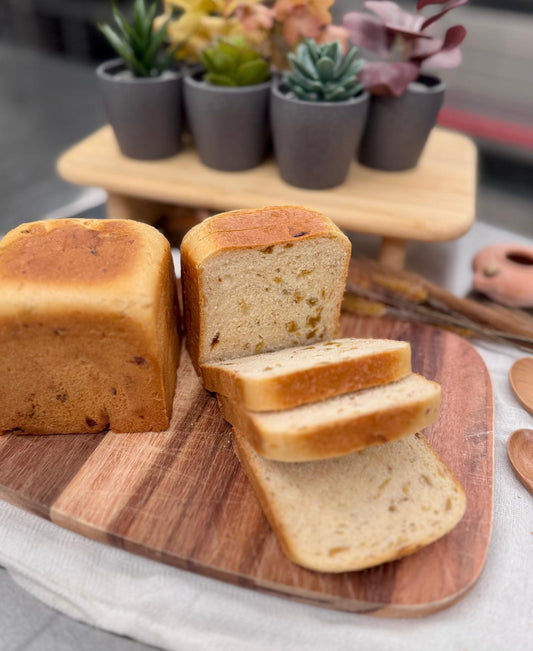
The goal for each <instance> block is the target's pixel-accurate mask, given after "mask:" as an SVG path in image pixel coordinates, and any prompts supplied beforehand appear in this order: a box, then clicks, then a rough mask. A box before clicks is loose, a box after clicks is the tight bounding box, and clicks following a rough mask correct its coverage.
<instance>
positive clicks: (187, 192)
mask: <svg viewBox="0 0 533 651" xmlns="http://www.w3.org/2000/svg"><path fill="white" fill-rule="evenodd" d="M57 168H58V172H59V174H60V175H61V176H62V177H63V178H64V179H66V180H67V181H71V182H72V183H79V184H81V185H91V186H99V187H102V188H105V189H106V190H108V192H110V193H111V194H113V195H119V196H123V197H135V198H138V199H139V198H140V199H148V200H151V201H154V202H166V203H168V204H172V205H174V204H180V205H187V206H195V207H196V206H202V207H204V208H208V209H212V210H215V211H222V210H234V209H236V208H256V207H257V206H260V205H264V206H266V205H287V204H297V205H301V206H306V207H307V208H311V209H313V210H318V211H319V212H323V213H324V214H326V215H328V217H330V218H331V219H332V220H333V221H334V222H335V223H337V224H338V225H339V226H340V227H341V228H344V229H347V230H351V231H358V232H364V233H372V234H374V235H380V236H384V237H389V238H399V239H402V240H403V239H405V240H411V239H412V240H425V241H441V240H452V239H455V238H457V237H459V236H461V235H463V234H464V233H466V232H467V231H468V230H469V229H470V228H471V226H472V224H473V221H474V216H475V201H476V180H477V178H476V177H477V150H476V147H475V145H474V143H473V142H472V140H470V139H469V138H468V137H466V136H464V135H462V134H459V133H454V132H452V131H447V130H445V129H440V128H435V129H433V131H432V133H431V135H430V137H429V140H428V142H427V145H426V147H425V149H424V152H423V154H422V157H421V160H420V162H419V164H418V165H417V166H416V167H415V168H414V169H411V170H406V171H404V172H381V171H379V170H373V169H370V168H368V167H364V166H362V165H359V164H358V163H356V162H355V161H354V162H353V163H352V164H351V166H350V170H349V172H348V177H347V179H346V181H345V182H344V183H343V184H342V185H339V186H338V187H336V188H331V189H329V190H303V189H301V188H296V187H294V186H291V185H288V184H287V183H285V182H284V181H283V180H282V179H281V178H280V176H279V173H278V168H277V165H276V163H275V161H274V160H273V159H272V158H271V159H269V160H267V161H265V162H264V163H263V164H262V165H259V166H258V167H255V168H253V169H250V170H246V171H244V172H220V171H217V170H213V169H211V168H209V167H206V166H205V165H203V164H202V162H201V161H200V159H199V157H198V154H197V152H196V150H195V149H194V147H192V146H188V147H184V149H183V150H182V151H181V152H179V153H178V154H177V155H176V156H173V157H171V158H167V159H164V160H158V161H140V160H134V159H132V158H127V157H125V156H123V155H122V154H121V153H120V150H119V148H118V145H117V142H116V139H115V136H114V135H113V131H112V129H111V127H109V126H106V127H103V128H102V129H99V130H98V131H96V132H95V133H93V134H91V135H90V136H88V137H87V138H85V139H84V140H82V141H81V142H79V143H77V144H76V145H74V146H73V147H71V148H70V149H69V150H67V151H66V152H65V153H64V154H63V155H62V156H61V157H60V159H59V161H58V165H57ZM140 216H142V215H140V214H137V218H140Z"/></svg>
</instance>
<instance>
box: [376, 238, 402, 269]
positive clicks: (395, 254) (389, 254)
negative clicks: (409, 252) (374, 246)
mask: <svg viewBox="0 0 533 651" xmlns="http://www.w3.org/2000/svg"><path fill="white" fill-rule="evenodd" d="M406 249H407V242H406V241H405V240H400V239H397V238H395V237H384V238H383V240H382V241H381V247H380V249H379V261H380V262H382V263H383V264H386V265H387V266H388V267H391V268H392V269H403V266H404V264H405V254H406Z"/></svg>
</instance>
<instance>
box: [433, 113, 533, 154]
mask: <svg viewBox="0 0 533 651" xmlns="http://www.w3.org/2000/svg"><path fill="white" fill-rule="evenodd" d="M437 122H438V123H439V124H440V126H442V127H450V128H451V129H457V131H463V132H464V133H467V134H469V135H471V136H474V137H476V138H482V139H484V140H492V141H495V142H502V143H504V144H507V145H513V146H515V147H521V148H523V149H533V127H529V126H526V125H524V124H517V123H515V122H507V121H505V120H498V119H495V118H490V117H487V116H485V115H480V114H479V113H471V112H469V111H463V110H461V109H456V108H452V107H446V108H443V109H442V110H441V111H440V113H439V117H438V120H437Z"/></svg>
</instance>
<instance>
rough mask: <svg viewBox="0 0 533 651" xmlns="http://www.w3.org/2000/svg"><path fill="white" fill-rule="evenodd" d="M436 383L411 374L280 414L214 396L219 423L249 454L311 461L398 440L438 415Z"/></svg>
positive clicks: (438, 403) (438, 388)
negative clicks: (247, 446)
mask: <svg viewBox="0 0 533 651" xmlns="http://www.w3.org/2000/svg"><path fill="white" fill-rule="evenodd" d="M440 397H441V390H440V385H439V384H437V382H432V381H431V380H427V379H426V378H424V377H422V376H421V375H417V374H415V373H413V374H411V375H408V376H407V377H405V378H403V379H401V380H398V381H396V382H392V383H390V384H386V385H384V386H379V387H374V388H372V389H364V390H363V391H355V392H353V393H347V394H345V395H341V396H335V397H333V398H327V399H326V400H321V401H320V402H315V403H312V404H307V405H302V406H300V407H294V408H293V409H286V410H284V411H265V412H257V411H249V410H248V409H244V408H243V407H242V406H241V405H240V404H239V403H237V402H234V401H232V400H229V399H228V398H225V397H224V396H218V401H219V405H220V408H221V411H222V415H223V416H224V418H225V419H226V420H227V421H228V422H229V423H231V425H233V427H235V428H236V429H238V430H239V432H240V433H241V434H242V436H245V437H246V438H247V440H248V441H249V443H250V444H251V446H252V447H253V448H254V450H255V451H256V452H257V453H258V454H260V455H261V456H263V457H265V458H267V459H273V460H276V461H312V460H316V459H328V458H330V457H338V456H341V455H344V454H349V453H350V452H354V451H355V450H362V449H363V448H367V447H370V446H372V445H379V444H382V443H386V442H387V441H392V440H395V439H400V438H403V437H405V436H409V435H410V434H414V433H415V432H418V431H420V430H421V429H423V428H424V427H427V426H428V425H431V423H433V422H434V421H435V420H436V419H437V416H438V412H439V406H440Z"/></svg>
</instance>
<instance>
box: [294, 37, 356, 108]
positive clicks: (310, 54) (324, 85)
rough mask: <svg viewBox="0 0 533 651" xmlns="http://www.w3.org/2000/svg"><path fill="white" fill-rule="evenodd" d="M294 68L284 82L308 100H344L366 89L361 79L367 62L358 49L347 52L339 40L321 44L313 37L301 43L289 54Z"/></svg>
mask: <svg viewBox="0 0 533 651" xmlns="http://www.w3.org/2000/svg"><path fill="white" fill-rule="evenodd" d="M289 62H290V65H291V68H292V70H291V71H290V72H286V73H284V75H283V81H284V83H285V84H286V85H287V86H288V87H289V89H290V90H291V91H292V92H293V93H294V94H295V95H296V97H297V98H298V99H302V100H305V101H308V102H342V101H343V100H347V99H350V98H351V97H355V96H356V95H357V94H358V93H359V92H360V91H361V90H362V88H363V85H362V84H361V83H359V81H358V75H359V71H360V70H361V68H362V67H363V65H364V61H363V59H359V58H357V48H355V47H352V48H350V50H349V51H348V52H347V53H346V54H345V55H343V53H342V48H341V44H340V42H339V41H333V43H324V44H323V45H319V44H317V43H316V41H313V40H311V39H307V40H305V41H304V42H303V43H300V45H298V47H297V48H296V54H289Z"/></svg>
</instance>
